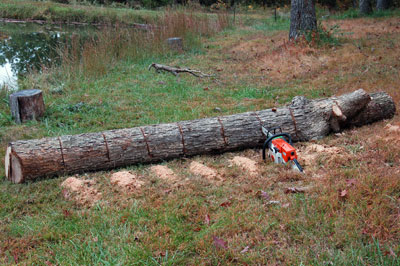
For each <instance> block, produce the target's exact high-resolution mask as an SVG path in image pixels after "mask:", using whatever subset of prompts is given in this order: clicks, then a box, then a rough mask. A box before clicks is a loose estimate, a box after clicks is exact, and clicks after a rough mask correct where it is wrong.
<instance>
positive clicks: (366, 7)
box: [360, 0, 372, 15]
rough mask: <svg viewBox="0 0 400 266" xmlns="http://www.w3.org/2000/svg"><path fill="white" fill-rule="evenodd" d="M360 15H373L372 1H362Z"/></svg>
mask: <svg viewBox="0 0 400 266" xmlns="http://www.w3.org/2000/svg"><path fill="white" fill-rule="evenodd" d="M360 13H361V14H364V15H368V14H371V13H372V4H371V0H360Z"/></svg>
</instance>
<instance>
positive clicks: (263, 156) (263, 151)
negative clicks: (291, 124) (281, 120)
mask: <svg viewBox="0 0 400 266" xmlns="http://www.w3.org/2000/svg"><path fill="white" fill-rule="evenodd" d="M277 137H286V138H287V139H288V140H289V144H290V145H292V138H291V137H290V135H289V134H288V133H279V134H276V135H273V136H271V137H269V138H268V139H267V140H266V141H265V142H264V145H263V150H262V158H263V160H265V150H266V148H267V146H268V143H270V142H271V141H272V140H273V139H274V138H277Z"/></svg>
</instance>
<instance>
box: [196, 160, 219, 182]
mask: <svg viewBox="0 0 400 266" xmlns="http://www.w3.org/2000/svg"><path fill="white" fill-rule="evenodd" d="M189 170H190V172H192V173H193V174H195V175H199V176H202V177H204V178H206V179H208V180H210V181H213V180H218V181H222V177H221V176H220V175H219V174H218V173H217V171H215V170H214V169H212V168H210V167H207V166H205V165H204V164H201V163H198V162H195V161H193V162H192V163H191V164H190V167H189Z"/></svg>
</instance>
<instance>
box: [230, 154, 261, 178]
mask: <svg viewBox="0 0 400 266" xmlns="http://www.w3.org/2000/svg"><path fill="white" fill-rule="evenodd" d="M231 162H232V163H234V164H235V165H237V166H239V167H240V168H242V169H244V170H245V171H247V172H248V173H249V175H250V176H257V175H258V173H259V171H258V166H257V162H256V161H254V160H252V159H249V158H247V157H242V156H235V157H233V159H232V160H231Z"/></svg>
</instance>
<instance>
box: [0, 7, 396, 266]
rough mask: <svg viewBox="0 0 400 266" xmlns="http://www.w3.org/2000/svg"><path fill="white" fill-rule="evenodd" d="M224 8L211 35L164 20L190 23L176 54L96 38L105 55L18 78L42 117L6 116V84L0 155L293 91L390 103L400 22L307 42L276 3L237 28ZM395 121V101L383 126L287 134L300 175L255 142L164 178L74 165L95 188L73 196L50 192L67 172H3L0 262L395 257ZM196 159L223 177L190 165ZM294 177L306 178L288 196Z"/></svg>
mask: <svg viewBox="0 0 400 266" xmlns="http://www.w3.org/2000/svg"><path fill="white" fill-rule="evenodd" d="M180 12H182V11H180ZM188 16H189V17H190V14H189V15H188ZM160 17H162V16H160ZM181 17H182V16H181V15H179V14H177V15H176V16H167V17H164V18H163V19H165V20H164V22H165V21H175V20H176V19H178V18H181ZM170 18H174V19H171V20H168V19H170ZM186 18H188V17H186ZM207 19H208V18H205V20H203V22H204V21H206V20H207ZM214 19H215V17H214ZM224 19H225V20H226V17H225V18H224V17H223V16H220V17H219V18H218V19H217V21H219V22H218V23H217V22H215V20H213V21H214V22H212V23H217V24H212V25H219V28H218V30H210V28H209V27H206V26H204V25H206V24H205V22H204V23H203V24H202V25H203V26H204V27H203V26H202V27H199V26H192V25H199V24H201V23H193V24H190V23H189V24H186V25H187V27H188V28H190V29H193V30H192V31H191V30H189V31H181V30H182V29H181V28H179V27H176V28H174V29H175V30H174V31H171V32H170V34H176V33H177V32H180V31H181V32H183V33H184V34H186V35H185V47H186V48H185V50H184V51H182V52H171V51H167V50H165V49H164V48H160V46H155V47H153V48H152V49H150V48H149V49H150V50H143V51H146V53H144V54H141V53H137V52H135V51H134V50H129V51H128V50H127V49H121V50H119V52H124V53H125V54H124V55H126V56H120V55H119V53H117V54H118V56H116V54H115V53H111V54H110V53H108V52H106V51H105V50H102V49H103V48H102V47H107V45H105V46H102V45H101V44H98V45H97V46H94V47H92V48H91V49H92V50H90V51H95V53H94V54H95V55H96V56H95V57H96V58H98V57H101V58H102V60H96V59H94V58H92V57H90V54H88V55H87V57H84V58H86V60H87V61H85V60H81V61H79V62H81V63H80V64H66V65H64V66H61V67H54V68H49V69H47V70H44V72H43V73H42V74H38V73H36V74H35V73H33V74H31V75H30V76H29V77H27V79H26V80H25V81H24V82H23V83H22V84H21V88H32V87H35V88H39V89H42V90H43V91H44V95H45V102H46V108H47V109H46V114H45V116H44V117H43V118H42V120H41V121H39V122H30V123H27V124H23V125H16V124H14V123H13V122H12V119H11V115H10V113H9V110H8V107H7V103H8V99H7V95H8V93H9V92H6V91H2V92H1V95H0V99H1V100H2V102H3V104H2V105H1V106H0V125H1V129H0V139H1V142H0V144H1V146H0V148H1V149H0V155H1V157H4V152H5V148H6V145H7V143H8V142H10V141H13V140H18V139H32V138H41V137H47V136H59V135H64V134H77V133H83V132H96V131H103V130H107V129H115V128H126V127H135V126H139V125H147V124H157V123H164V122H173V121H180V120H188V119H196V118H203V117H211V116H217V115H226V114H233V113H238V112H244V111H249V110H261V109H266V108H272V107H278V106H282V105H284V104H287V103H289V102H290V100H291V98H292V97H294V96H296V95H305V96H307V97H309V98H320V97H328V96H331V95H339V94H343V93H346V92H351V91H354V90H356V89H359V88H363V89H364V90H366V91H368V92H376V91H386V92H387V93H388V94H390V95H391V96H392V97H393V99H394V101H395V103H396V106H397V108H399V103H400V92H399V88H398V84H399V81H400V80H399V79H400V78H399V76H400V75H399V74H400V64H399V63H398V62H399V60H400V57H399V55H400V45H399V43H400V28H399V27H400V25H399V19H398V17H396V16H386V17H380V18H376V17H368V18H356V19H338V18H336V19H331V20H326V21H323V25H324V27H325V28H326V30H327V31H329V29H331V28H332V29H336V28H337V27H336V26H335V25H337V26H338V27H339V31H338V32H336V34H337V35H336V36H337V38H338V39H337V40H327V41H324V42H321V43H320V44H315V45H308V44H306V43H298V44H293V43H288V41H287V38H288V27H289V21H288V17H287V15H285V13H283V12H282V13H280V14H279V18H278V20H277V21H274V20H273V18H272V17H271V12H268V13H266V14H264V15H263V13H262V12H260V13H257V14H249V15H245V14H242V15H241V16H239V17H238V18H237V21H236V23H235V24H234V25H232V24H230V23H227V22H226V21H225V20H224ZM193 20H194V19H193V17H192V21H193ZM185 21H187V20H185ZM170 23H171V24H173V22H170ZM210 23H211V22H210ZM207 25H208V24H207ZM191 27H192V28H191ZM200 28H201V29H200ZM211 28H212V27H211ZM103 34H104V35H103V36H109V35H107V34H109V32H104V33H103ZM160 34H161V33H160ZM163 34H164V33H163ZM123 36H126V35H123ZM160 36H162V37H165V35H162V34H161V35H160ZM108 39H110V38H108ZM114 39H116V38H114ZM113 41H114V40H113ZM336 41H338V43H339V44H337V43H336ZM104 42H105V41H104ZM159 43H162V42H159ZM108 47H111V46H108ZM102 51H103V52H104V54H102V53H103V52H102ZM66 58H68V59H71V57H66ZM89 59H90V60H89ZM71 60H72V59H71ZM73 62H76V61H73ZM82 62H83V63H82ZM85 62H86V63H85ZM93 62H95V63H93ZM153 62H155V63H162V64H166V65H171V66H181V67H190V68H193V69H198V70H201V71H202V72H205V73H208V74H214V75H215V76H214V77H212V78H202V79H199V78H196V77H193V76H190V75H185V74H181V75H179V76H178V77H175V76H173V75H171V74H170V73H155V72H153V71H149V70H148V69H147V67H148V66H149V65H150V64H151V63H153ZM55 88H61V90H59V89H57V90H55ZM396 125H400V118H399V115H398V111H397V113H396V115H395V117H394V118H393V119H391V120H389V121H382V122H378V123H376V124H373V125H368V126H364V127H362V128H354V129H349V130H347V131H345V132H344V133H342V134H336V135H332V136H329V137H327V138H325V139H322V140H319V141H314V142H310V143H296V144H295V147H296V148H297V149H298V151H299V160H300V163H301V164H303V167H304V168H305V171H306V173H305V174H303V175H302V174H296V173H294V172H292V171H291V170H289V169H286V168H285V167H282V166H279V165H276V164H273V163H270V162H263V161H262V160H261V153H260V150H258V149H255V150H253V149H249V150H244V151H239V152H232V153H225V154H222V155H213V156H196V157H192V158H183V159H176V160H171V161H166V162H163V163H162V165H163V166H167V167H168V168H169V169H171V170H172V172H173V174H174V175H175V177H174V178H171V179H169V178H160V175H158V174H157V173H155V172H154V171H152V168H151V166H149V165H136V166H130V167H127V168H124V169H116V170H112V171H107V172H106V171H104V172H90V173H84V174H81V175H76V176H74V177H76V178H79V179H82V180H86V181H87V180H92V181H88V182H90V184H91V186H90V188H91V189H92V190H91V191H92V192H93V191H95V193H94V194H96V197H93V198H87V199H86V200H84V201H80V200H77V199H79V197H77V196H79V193H81V192H80V191H77V192H76V193H72V194H70V193H67V192H66V191H65V189H64V188H63V187H61V184H62V182H63V181H65V180H66V178H67V176H62V177H57V178H52V179H42V180H39V181H36V182H29V183H26V184H22V185H16V184H11V183H10V182H8V181H7V180H5V177H4V170H3V169H1V170H0V239H1V242H0V263H1V264H11V265H13V264H15V265H17V264H18V265H21V264H22V265H28V264H35V265H36V264H38V265H70V264H73V265H195V264H199V265H265V264H268V265H399V264H400V259H399V256H400V245H399V240H400V209H399V206H400V179H399V176H400V170H399V167H398V166H399V165H400V130H399V129H398V128H397V127H396ZM235 156H241V157H246V158H248V159H251V160H252V161H254V162H255V168H256V169H255V170H254V172H251V171H250V170H248V169H247V168H246V167H241V166H238V165H236V164H235V163H234V161H233V159H234V158H235ZM194 161H195V162H199V163H201V164H203V165H204V166H207V167H209V168H210V169H212V170H213V171H215V173H216V176H218V178H207V176H206V175H202V174H199V173H194V171H192V170H193V169H192V163H193V162H194ZM246 169H247V170H246ZM119 171H129V172H130V173H131V174H133V175H135V176H136V177H137V179H138V180H140V181H142V185H141V186H136V187H133V188H132V187H131V189H125V188H119V187H118V186H115V185H114V184H113V183H112V182H111V181H110V178H111V177H112V175H113V174H115V173H117V172H119ZM293 187H295V188H307V189H306V190H305V192H304V193H289V192H290V190H288V188H293ZM76 194H77V195H76ZM92 195H93V194H92ZM81 196H82V195H81ZM94 198H96V199H99V200H98V201H95V200H93V199H94ZM80 199H81V198H80ZM271 201H278V203H277V204H272V203H271Z"/></svg>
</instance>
